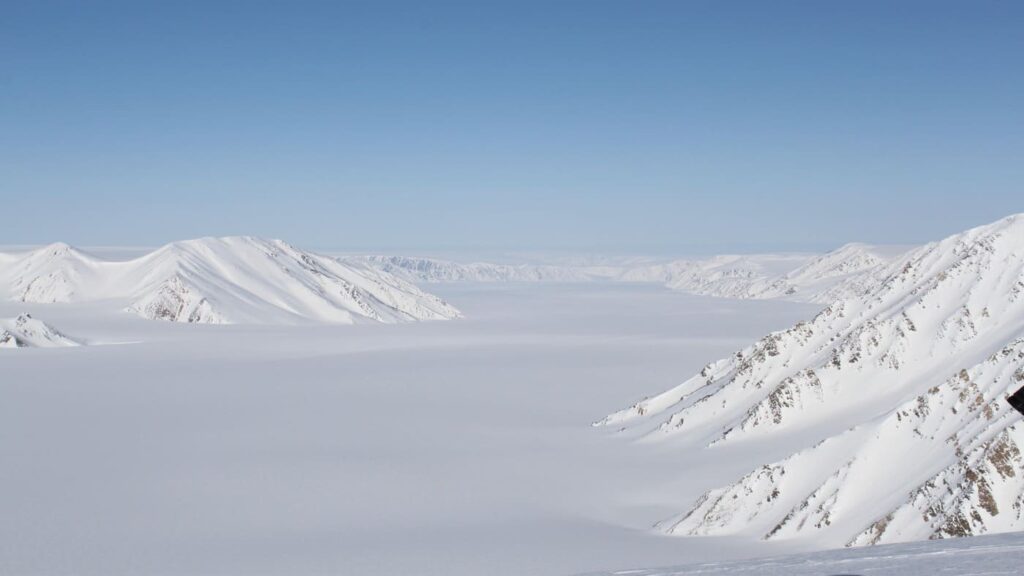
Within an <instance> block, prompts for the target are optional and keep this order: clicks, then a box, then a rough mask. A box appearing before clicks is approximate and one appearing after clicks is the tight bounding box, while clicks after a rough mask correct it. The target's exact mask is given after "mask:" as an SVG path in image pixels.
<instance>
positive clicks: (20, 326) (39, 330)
mask: <svg viewBox="0 0 1024 576" xmlns="http://www.w3.org/2000/svg"><path fill="white" fill-rule="evenodd" d="M79 345H81V343H79V342H77V341H75V340H73V339H71V338H69V337H67V336H65V335H64V334H61V333H60V332H58V331H57V330H55V329H53V328H52V327H50V326H49V325H48V324H46V323H45V322H43V321H42V320H37V319H35V318H33V317H32V316H30V315H29V314H21V315H19V316H18V317H17V318H11V319H0V348H62V347H68V346H79Z"/></svg>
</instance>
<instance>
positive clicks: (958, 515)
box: [599, 215, 1024, 546]
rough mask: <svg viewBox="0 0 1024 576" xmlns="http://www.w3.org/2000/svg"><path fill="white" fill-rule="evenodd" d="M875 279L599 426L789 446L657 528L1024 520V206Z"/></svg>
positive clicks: (949, 527)
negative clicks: (1021, 393)
mask: <svg viewBox="0 0 1024 576" xmlns="http://www.w3.org/2000/svg"><path fill="white" fill-rule="evenodd" d="M879 276H880V277H881V278H882V280H881V281H880V283H879V284H878V285H877V286H876V287H875V288H874V289H870V290H867V291H866V292H864V293H863V294H861V295H859V296H856V297H851V298H847V299H844V300H839V301H836V302H833V303H832V304H830V305H829V306H828V307H826V308H825V310H824V311H822V312H821V313H820V314H818V315H817V316H816V317H815V318H814V319H813V320H811V321H809V322H802V323H799V324H797V325H795V326H793V327H792V328H790V329H788V330H785V331H781V332H775V333H772V334H769V335H768V336H766V337H765V338H763V339H762V340H760V341H759V342H757V343H755V344H753V345H751V346H749V347H747V348H745V349H743V350H740V351H738V352H736V353H735V354H734V355H733V356H730V357H727V358H724V359H722V360H719V361H717V362H713V363H711V364H708V365H707V366H706V367H705V368H704V369H703V370H702V371H701V372H700V373H699V374H697V375H695V376H693V377H692V378H690V379H689V380H687V381H686V382H684V383H683V384H681V385H679V386H677V387H676V388H673V389H672V390H669V391H668V392H665V393H663V394H660V395H658V396H655V397H653V398H650V399H646V400H643V401H641V402H639V403H637V404H636V405H634V406H632V407H631V408H628V409H626V410H622V411H620V412H617V413H614V414H612V415H610V416H608V417H607V418H605V419H604V420H602V421H601V422H600V423H599V424H604V425H610V426H615V427H617V428H620V429H622V430H623V431H624V432H625V433H628V434H634V435H639V436H642V437H644V438H646V439H648V440H658V439H667V438H673V437H686V438H688V439H691V440H693V439H700V441H702V442H704V443H705V444H708V445H710V446H713V448H712V450H715V449H719V448H721V447H723V446H727V445H732V444H737V443H743V442H753V441H765V440H768V439H772V438H787V439H789V441H790V442H791V443H792V442H793V441H794V440H793V439H794V438H795V439H797V440H796V442H797V443H798V450H796V451H795V452H793V453H792V454H791V455H790V456H788V457H786V458H784V459H782V460H778V461H775V462H770V463H766V464H764V465H763V466H759V467H758V468H756V469H754V470H752V471H750V472H749V473H748V474H747V475H745V476H743V477H742V478H739V479H737V480H736V481H735V482H733V483H732V484H730V485H727V486H724V487H722V488H718V489H714V490H711V491H709V492H707V493H706V494H705V495H704V496H703V497H702V498H700V499H699V500H698V501H697V502H696V503H695V504H693V505H692V506H691V507H690V508H688V509H686V510H685V511H684V512H683V513H682V514H680V515H679V516H677V517H674V518H670V519H668V520H666V521H664V522H662V523H660V524H659V528H661V529H662V530H664V531H665V532H668V533H671V534H679V535H722V534H743V535H747V536H752V537H756V538H760V539H768V540H773V539H788V538H798V537H802V538H813V539H814V540H815V541H817V542H820V543H822V544H826V545H836V546H841V545H859V544H875V543H886V542H900V541H907V540H915V539H923V538H942V537H947V536H965V535H972V534H983V533H987V532H1004V531H1009V530H1020V529H1024V459H1022V456H1021V446H1022V444H1024V426H1022V425H1021V424H1020V416H1019V415H1017V414H1016V413H1015V412H1013V411H1012V410H1011V409H1010V408H1009V406H1008V405H1007V404H1006V402H1005V401H1004V397H1005V395H1006V394H1007V393H1009V392H1012V391H1013V390H1015V389H1016V388H1018V387H1020V386H1021V385H1024V216H1021V215H1018V216H1012V217H1009V218H1006V219H1004V220H1001V221H999V222H996V223H994V224H991V225H987V226H982V227H979V228H975V229H972V230H969V231H967V232H964V233H962V234H958V235H955V236H952V237H950V238H947V239H945V240H942V241H941V242H936V243H933V244H929V245H927V246H924V247H921V248H919V249H916V250H914V251H912V252H910V253H908V254H906V255H905V256H903V257H901V258H899V259H897V260H896V261H895V262H893V263H892V264H890V265H888V266H887V268H886V269H885V271H884V273H881V274H879Z"/></svg>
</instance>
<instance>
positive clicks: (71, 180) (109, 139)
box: [0, 0, 1024, 252]
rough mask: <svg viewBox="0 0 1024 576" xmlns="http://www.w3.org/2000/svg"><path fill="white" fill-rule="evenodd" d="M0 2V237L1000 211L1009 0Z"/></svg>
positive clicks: (577, 226) (309, 240) (900, 234)
mask: <svg viewBox="0 0 1024 576" xmlns="http://www.w3.org/2000/svg"><path fill="white" fill-rule="evenodd" d="M0 3H2V16H0V214H2V215H3V225H2V227H0V243H2V244H11V243H41V242H50V241H54V240H64V241H68V242H72V243H76V244H81V245H96V244H135V245H140V244H144V245H151V244H159V243H163V242H166V241H169V240H175V239H182V238H188V237H195V236H202V235H225V234H254V235H264V236H274V237H281V238H285V239H288V240H291V241H293V242H295V243H297V244H300V245H303V246H308V247H319V248H354V249H361V248H379V249H398V248H402V249H409V248H420V249H422V250H429V249H463V248H464V249H479V248H485V249H544V248H550V249H563V250H564V249H568V250H586V251H601V250H609V251H627V252H651V251H658V252H666V251H668V252H672V251H675V252H687V251H701V250H726V249H737V250H742V249H752V248H756V247H759V246H763V247H764V248H766V249H769V248H770V249H777V248H794V249H795V248H813V249H817V248H828V247H831V246H833V245H838V244H840V243H843V242H846V241H850V240H864V241H873V242H886V243H910V242H920V241H925V240H929V239H934V238H938V237H940V236H943V235H945V234H948V233H952V232H955V231H958V230H960V229H962V228H966V227H969V226H971V225H975V224H980V223H984V222H987V221H990V220H995V219H997V218H999V217H1001V216H1003V215H1005V214H1009V213H1012V212H1020V211H1024V187H1022V185H1021V183H1022V180H1024V2H1019V1H1006V2H986V1H966V0H965V1H962V2H944V1H922V2H909V1H906V2H900V1H886V2H870V1H863V0H857V1H852V0H851V1H845V2H839V1H817V0H814V1H806V2H786V1H760V0H759V1H753V2H730V1H706V2H703V1H700V2H698V1H693V2H687V1H684V0H675V1H670V2H657V1H625V0H624V1H621V2H603V1H597V0H588V1H579V2H554V1H552V2H540V3H532V2H526V1H510V2H503V3H499V2H487V1H477V2H463V3H451V2H430V1H427V0H420V1H415V2H384V1H375V2H365V3H363V2H360V3H356V2H352V3H346V2H340V1H338V2H300V1H289V2H284V1H282V2H259V1H246V2H216V1H210V0H207V1H202V2H187V1H181V0H175V1H167V2H162V3H150V2H143V1H133V2H123V3H112V2H102V1H93V2H67V3H64V2H47V1H43V0H33V1H24V2H23V1H16V0H0ZM422 250H421V251H422Z"/></svg>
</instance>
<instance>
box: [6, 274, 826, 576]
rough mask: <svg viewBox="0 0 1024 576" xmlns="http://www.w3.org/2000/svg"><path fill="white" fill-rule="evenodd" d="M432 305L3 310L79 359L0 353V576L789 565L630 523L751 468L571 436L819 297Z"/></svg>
mask: <svg viewBox="0 0 1024 576" xmlns="http://www.w3.org/2000/svg"><path fill="white" fill-rule="evenodd" d="M432 291H433V292H434V293H436V294H439V295H440V296H442V297H443V298H445V299H446V300H447V301H449V302H451V303H453V305H455V306H457V307H459V309H460V310H462V311H463V313H464V314H465V318H464V319H461V320H457V321H450V322H427V323H411V324H400V325H374V324H368V325H359V326H344V325H343V326H337V325H321V326H267V325H263V326H259V325H257V326H246V325H216V326H215V325H188V324H175V323H162V322H152V321H147V320H145V319H141V318H138V317H135V316H133V315H131V314H129V313H126V312H124V311H123V310H122V309H121V305H120V303H119V302H116V301H110V302H105V301H95V302H87V303H57V304H45V305H42V304H26V303H18V302H2V303H0V317H14V316H17V315H18V314H20V313H22V312H29V313H31V314H32V315H33V317H38V318H41V319H43V320H45V321H47V322H49V323H51V324H53V325H54V326H57V327H59V328H60V329H61V330H62V331H63V332H64V333H66V334H68V335H70V336H72V337H75V338H77V339H81V340H84V341H87V342H88V343H89V344H91V345H90V346H83V347H77V348H59V349H58V348H50V349H22V350H16V351H2V350H0V394H2V397H3V398H4V401H3V402H2V403H0V459H2V460H3V462H4V466H3V470H2V473H0V509H3V510H4V513H3V514H2V515H0V572H3V573H71V572H74V573H77V574H137V573H148V574H171V573H205V574H210V573H222V574H223V573H249V574H254V573H268V574H269V573H277V574H280V573H290V574H296V573H336V574H375V575H392V574H394V575H397V574H413V573H414V574H428V575H430V574H437V575H441V574H444V575H446V576H452V575H455V576H458V575H463V574H465V575H469V574H494V575H501V574H509V575H511V574H516V575H521V574H537V575H545V574H551V575H555V574H571V573H579V572H588V571H594V570H610V569H616V568H626V567H630V566H637V565H648V566H655V565H671V564H683V563H691V562H702V561H720V560H726V559H735V558H749V557H757V556H765V555H771V554H780V553H786V552H791V551H797V549H796V548H795V547H794V545H793V544H791V543H790V544H786V543H772V544H766V543H750V542H749V541H745V540H737V539H730V538H727V537H723V538H714V539H711V540H708V539H681V538H673V537H668V536H664V535H660V534H658V533H656V532H655V531H653V530H651V525H652V523H653V522H655V521H657V520H659V519H662V518H664V517H666V516H667V515H669V514H671V513H674V512H675V511H676V509H677V507H678V502H679V501H680V500H686V499H687V498H695V497H696V496H698V495H699V494H700V493H701V492H702V491H703V490H706V489H708V488H710V487H712V486H715V485H718V484H721V483H722V482H724V481H726V480H728V479H730V478H732V477H733V476H735V474H737V473H739V472H741V471H743V470H744V469H746V468H749V467H750V465H751V464H752V463H754V461H755V460H756V461H757V462H760V461H763V460H765V458H769V457H771V455H764V454H748V455H746V456H744V455H737V454H733V453H729V454H728V455H729V457H730V458H737V457H738V460H737V461H735V462H732V463H723V462H721V461H719V462H710V461H707V460H706V458H703V457H702V456H701V454H700V453H692V454H689V455H688V453H682V454H681V453H680V452H679V451H678V450H677V449H675V448H669V447H666V446H659V445H656V444H649V445H637V444H634V443H629V442H626V441H622V440H620V439H618V438H616V437H614V435H612V434H610V433H609V432H608V431H606V430H603V429H595V428H591V427H590V426H589V424H590V422H591V421H593V420H594V419H595V418H597V417H599V416H601V415H603V414H606V413H608V412H610V411H612V410H614V409H616V408H618V407H620V406H622V405H623V404H624V403H626V402H629V401H631V400H633V399H634V398H636V397H638V396H640V395H643V394H645V393H648V392H650V391H652V390H658V389H659V387H660V388H664V387H667V386H669V385H672V384H674V383H676V382H677V381H678V379H679V375H680V374H687V373H690V372H693V371H694V370H697V369H699V368H700V366H702V365H703V364H704V363H705V362H707V360H708V359H709V358H715V357H719V356H721V355H723V354H726V353H728V352H730V351H732V350H734V349H736V348H737V347H739V346H741V345H743V344H745V343H747V342H749V341H751V340H752V339H755V338H757V337H760V336H763V335H764V334H765V333H767V332H768V331H770V330H775V329H779V328H782V327H785V326H788V325H790V324H792V323H793V322H795V321H797V320H799V319H803V318H807V317H809V316H810V315H812V314H813V313H814V312H815V311H816V310H817V309H818V306H817V305H811V304H800V303H794V302H784V301H755V300H726V299H714V298H708V297H701V296H693V295H687V294H684V293H680V292H673V291H670V290H667V289H665V288H663V287H659V286H653V285H647V284H613V283H590V284H587V283H582V284H579V283H578V284H527V283H510V284H448V285H443V286H436V287H432ZM682 460H686V462H681V461H682ZM680 470H685V473H683V474H680Z"/></svg>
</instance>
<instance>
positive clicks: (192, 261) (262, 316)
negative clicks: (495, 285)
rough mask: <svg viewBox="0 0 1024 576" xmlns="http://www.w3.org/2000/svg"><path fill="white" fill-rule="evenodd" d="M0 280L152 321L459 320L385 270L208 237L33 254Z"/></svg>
mask: <svg viewBox="0 0 1024 576" xmlns="http://www.w3.org/2000/svg"><path fill="white" fill-rule="evenodd" d="M4 269H5V270H4V271H3V272H2V274H0V277H2V278H3V279H4V280H5V281H6V283H7V285H8V286H9V287H10V292H11V295H12V297H13V298H15V299H18V300H23V301H31V302H66V301H72V300H74V301H87V300H100V299H123V300H126V301H127V302H128V304H127V310H129V311H131V312H133V313H136V314H138V315H140V316H143V317H145V318H149V319H153V320H165V321H171V322H190V323H210V324H224V323H235V322H243V323H279V322H285V323H287V322H296V321H321V322H339V323H355V322H360V321H366V320H368V321H376V322H388V323H390V322H406V321H414V320H441V319H451V318H457V317H459V312H458V311H457V310H456V309H455V308H453V307H452V306H450V305H449V304H447V303H446V302H444V301H442V300H441V299H439V298H437V297H435V296H432V295H430V294H426V293H424V292H423V291H422V290H420V289H419V288H416V287H415V286H413V285H411V284H409V283H408V282H405V281H403V280H401V279H398V278H396V277H394V276H392V275H390V274H388V273H386V272H383V271H380V270H376V269H374V268H371V267H369V266H365V265H363V266H360V265H356V264H348V265H346V264H342V263H340V262H338V261H337V260H334V259H332V258H328V257H325V256H320V255H316V254H312V253H308V252H303V251H301V250H298V249H296V248H294V247H293V246H290V245H289V244H287V243H285V242H282V241H280V240H261V239H258V238H250V237H231V238H203V239H199V240H190V241H185V242H177V243H173V244H169V245H167V246H164V247H163V248H160V249H159V250H156V251H155V252H153V253H151V254H148V255H146V256H143V257H141V258H138V259H135V260H131V261H127V262H107V261H101V260H95V259H90V258H88V257H85V256H83V255H81V254H80V253H78V252H76V251H74V250H73V249H71V248H70V247H66V246H56V247H47V248H45V249H42V250H37V251H35V252H32V253H30V254H28V255H26V256H24V257H22V258H21V259H19V260H17V261H15V262H14V263H13V264H7V265H6V266H4Z"/></svg>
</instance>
